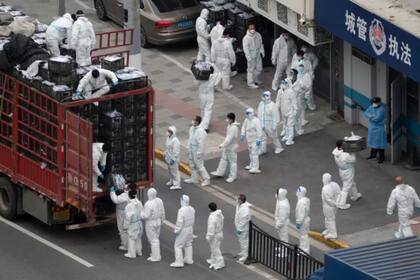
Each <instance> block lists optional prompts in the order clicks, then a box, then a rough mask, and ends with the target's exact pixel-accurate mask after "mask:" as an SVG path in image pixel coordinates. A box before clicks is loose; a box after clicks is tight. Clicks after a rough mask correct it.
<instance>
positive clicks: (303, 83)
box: [292, 64, 312, 135]
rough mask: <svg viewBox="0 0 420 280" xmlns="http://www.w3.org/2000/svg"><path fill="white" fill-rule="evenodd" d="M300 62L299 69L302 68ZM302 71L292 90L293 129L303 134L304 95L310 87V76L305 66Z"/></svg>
mask: <svg viewBox="0 0 420 280" xmlns="http://www.w3.org/2000/svg"><path fill="white" fill-rule="evenodd" d="M301 65H303V64H300V69H302V67H301ZM302 70H303V73H302V72H301V73H299V74H298V78H297V81H296V83H295V84H296V85H295V84H294V85H293V86H292V87H293V90H294V91H295V92H296V108H297V112H296V123H295V130H296V132H297V134H299V135H301V134H303V122H304V120H305V109H306V95H307V93H308V91H310V90H311V88H312V77H311V74H310V73H309V72H308V70H307V68H306V67H303V69H302Z"/></svg>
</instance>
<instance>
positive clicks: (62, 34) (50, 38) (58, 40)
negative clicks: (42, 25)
mask: <svg viewBox="0 0 420 280" xmlns="http://www.w3.org/2000/svg"><path fill="white" fill-rule="evenodd" d="M72 26H73V19H72V18H71V15H70V14H69V13H66V14H64V15H63V16H62V17H59V18H58V19H56V20H54V21H53V22H52V23H51V24H50V25H49V26H48V28H47V32H46V34H45V41H46V44H47V49H48V51H49V52H50V53H51V55H52V56H60V45H62V44H63V40H64V39H66V40H67V41H70V39H71V30H72ZM68 43H69V42H68Z"/></svg>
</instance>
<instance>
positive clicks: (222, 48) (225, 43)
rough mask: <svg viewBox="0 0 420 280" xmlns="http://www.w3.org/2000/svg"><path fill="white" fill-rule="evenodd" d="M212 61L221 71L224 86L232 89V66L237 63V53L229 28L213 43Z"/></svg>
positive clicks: (226, 88)
mask: <svg viewBox="0 0 420 280" xmlns="http://www.w3.org/2000/svg"><path fill="white" fill-rule="evenodd" d="M211 61H212V62H213V63H215V65H216V68H217V69H218V70H219V71H220V73H221V79H222V88H223V89H224V90H231V89H232V88H233V86H232V85H231V84H230V76H231V67H232V66H234V65H235V64H236V55H235V52H234V50H233V46H232V40H231V39H230V38H229V33H228V31H227V30H225V31H224V32H223V36H222V37H220V38H218V39H217V40H215V41H214V43H213V44H212V45H211Z"/></svg>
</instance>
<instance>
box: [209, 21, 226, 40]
mask: <svg viewBox="0 0 420 280" xmlns="http://www.w3.org/2000/svg"><path fill="white" fill-rule="evenodd" d="M223 31H225V27H224V26H223V25H221V24H220V22H218V23H217V24H216V25H215V26H214V27H213V28H212V29H211V31H210V40H211V44H212V46H213V44H214V42H216V40H217V39H220V38H222V35H223Z"/></svg>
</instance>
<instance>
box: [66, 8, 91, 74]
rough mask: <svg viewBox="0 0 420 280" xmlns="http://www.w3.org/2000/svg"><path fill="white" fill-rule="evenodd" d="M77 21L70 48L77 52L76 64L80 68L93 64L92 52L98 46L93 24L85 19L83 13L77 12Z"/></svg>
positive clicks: (74, 25)
mask: <svg viewBox="0 0 420 280" xmlns="http://www.w3.org/2000/svg"><path fill="white" fill-rule="evenodd" d="M76 17H77V20H76V21H75V22H74V24H73V28H72V31H71V41H70V46H71V48H72V49H74V50H75V51H76V62H77V64H78V65H79V66H89V65H91V64H92V61H91V56H90V54H91V52H92V50H93V49H94V48H95V46H96V35H95V31H94V30H93V26H92V23H91V22H90V21H89V20H88V19H87V18H86V17H85V15H84V13H83V11H80V10H79V11H77V12H76Z"/></svg>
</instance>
